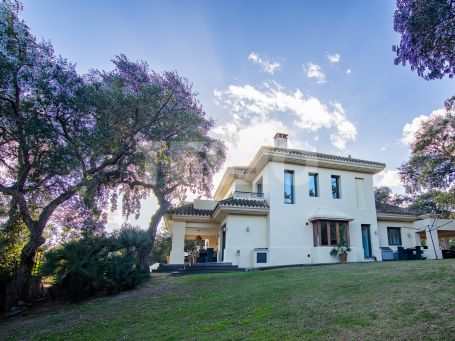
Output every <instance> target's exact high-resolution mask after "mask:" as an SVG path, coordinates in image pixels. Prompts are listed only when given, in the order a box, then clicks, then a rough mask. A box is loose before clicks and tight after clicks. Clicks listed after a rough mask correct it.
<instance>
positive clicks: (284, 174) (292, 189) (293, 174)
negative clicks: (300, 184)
mask: <svg viewBox="0 0 455 341" xmlns="http://www.w3.org/2000/svg"><path fill="white" fill-rule="evenodd" d="M286 174H290V175H291V193H290V194H291V198H290V201H289V202H287V201H286V200H288V199H287V198H286ZM283 185H284V186H283V197H284V203H285V204H288V205H292V204H295V172H294V171H293V170H290V169H285V170H284V173H283Z"/></svg>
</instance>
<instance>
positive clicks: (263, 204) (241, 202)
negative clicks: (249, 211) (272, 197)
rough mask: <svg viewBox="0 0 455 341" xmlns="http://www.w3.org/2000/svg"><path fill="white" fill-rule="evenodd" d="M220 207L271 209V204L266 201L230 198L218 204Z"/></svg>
mask: <svg viewBox="0 0 455 341" xmlns="http://www.w3.org/2000/svg"><path fill="white" fill-rule="evenodd" d="M218 205H219V206H241V207H257V208H269V204H268V203H267V201H265V200H254V199H241V198H234V197H230V198H227V199H224V200H221V201H220V202H218Z"/></svg>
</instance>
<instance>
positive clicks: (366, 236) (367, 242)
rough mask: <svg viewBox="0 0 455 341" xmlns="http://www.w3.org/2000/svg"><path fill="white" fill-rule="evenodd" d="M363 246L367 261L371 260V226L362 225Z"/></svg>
mask: <svg viewBox="0 0 455 341" xmlns="http://www.w3.org/2000/svg"><path fill="white" fill-rule="evenodd" d="M362 245H363V256H364V257H365V259H368V258H371V257H372V256H373V255H372V253H371V237H370V225H362Z"/></svg>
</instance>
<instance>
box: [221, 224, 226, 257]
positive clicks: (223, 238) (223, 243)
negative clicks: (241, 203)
mask: <svg viewBox="0 0 455 341" xmlns="http://www.w3.org/2000/svg"><path fill="white" fill-rule="evenodd" d="M221 231H222V233H221V259H220V260H221V261H224V248H225V247H226V225H224V226H223V227H222V228H221Z"/></svg>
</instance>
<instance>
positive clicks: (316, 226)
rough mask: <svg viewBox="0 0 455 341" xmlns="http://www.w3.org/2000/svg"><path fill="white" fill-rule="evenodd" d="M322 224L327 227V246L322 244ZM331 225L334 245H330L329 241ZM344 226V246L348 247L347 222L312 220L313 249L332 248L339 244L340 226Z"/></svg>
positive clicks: (330, 241)
mask: <svg viewBox="0 0 455 341" xmlns="http://www.w3.org/2000/svg"><path fill="white" fill-rule="evenodd" d="M322 223H325V224H326V227H327V230H326V231H327V232H326V234H327V245H323V244H322ZM331 224H335V233H336V243H334V244H333V243H332V240H331V236H330V234H331ZM341 224H344V225H345V227H346V232H345V233H346V238H345V239H346V246H348V247H349V246H350V238H349V222H348V221H345V220H324V219H321V220H314V221H313V245H314V247H325V246H326V247H333V246H335V245H337V244H339V243H340V242H341V239H340V225H341Z"/></svg>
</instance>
